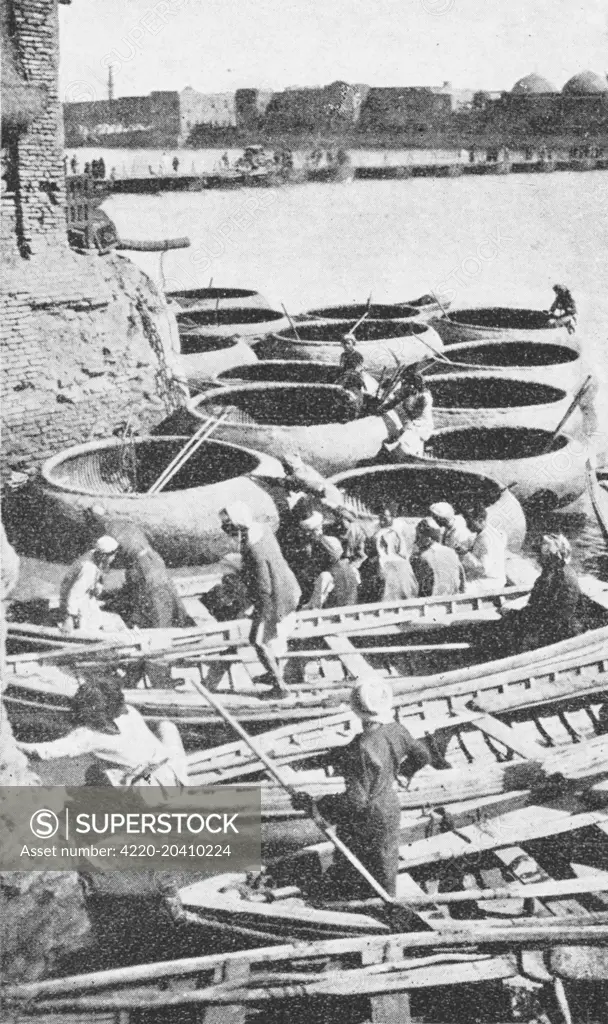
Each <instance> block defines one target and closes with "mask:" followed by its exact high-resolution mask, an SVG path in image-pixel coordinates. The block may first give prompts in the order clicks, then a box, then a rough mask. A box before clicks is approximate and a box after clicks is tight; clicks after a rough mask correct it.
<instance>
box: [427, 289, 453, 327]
mask: <svg viewBox="0 0 608 1024" xmlns="http://www.w3.org/2000/svg"><path fill="white" fill-rule="evenodd" d="M431 295H432V296H433V298H434V299H435V302H436V303H437V305H438V306H439V309H440V310H441V312H442V313H443V315H444V317H445V318H446V320H449V319H450V314H449V313H448V311H447V309H446V308H445V306H444V305H443V303H442V302H441V301H440V299H439V296H438V295H437V293H436V292H433V291H432V292H431Z"/></svg>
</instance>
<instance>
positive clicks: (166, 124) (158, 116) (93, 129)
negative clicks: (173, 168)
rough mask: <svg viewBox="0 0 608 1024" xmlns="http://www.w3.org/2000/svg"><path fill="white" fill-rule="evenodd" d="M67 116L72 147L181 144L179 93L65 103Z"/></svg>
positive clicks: (146, 146) (66, 122) (67, 132)
mask: <svg viewBox="0 0 608 1024" xmlns="http://www.w3.org/2000/svg"><path fill="white" fill-rule="evenodd" d="M63 117H64V124H65V143H66V146H68V147H69V148H72V147H74V146H101V147H104V148H105V147H113V146H116V147H127V148H128V147H133V148H138V149H147V148H154V149H167V148H174V147H175V146H178V145H179V138H180V124H181V117H180V95H179V93H177V92H152V93H150V95H149V96H121V97H120V98H119V99H116V100H111V101H110V100H92V101H91V102H85V103H64V105H63Z"/></svg>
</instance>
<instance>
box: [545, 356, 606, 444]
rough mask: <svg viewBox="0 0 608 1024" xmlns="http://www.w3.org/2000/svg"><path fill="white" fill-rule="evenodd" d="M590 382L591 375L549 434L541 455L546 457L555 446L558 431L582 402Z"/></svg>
mask: <svg viewBox="0 0 608 1024" xmlns="http://www.w3.org/2000/svg"><path fill="white" fill-rule="evenodd" d="M592 380H593V377H592V376H591V374H589V376H588V377H587V379H586V381H585V382H584V384H582V385H581V387H580V388H579V389H578V391H577V392H576V394H575V396H574V398H573V399H572V401H571V403H570V405H569V406H568V409H567V410H566V412H565V413H564V415H563V416H562V418H561V420H560V421H559V423H558V424H557V427H556V428H555V430H554V431H553V433H552V434H551V440H550V441H549V442H548V443H547V446H546V447H545V448H544V449H543V451H542V453H541V454H542V455H547V454H548V452H550V451H551V449H552V448H553V445H554V444H555V442H556V440H557V437H558V435H559V432H560V430H561V429H562V427H563V426H564V424H565V423H566V422H567V421H568V420H569V419H570V417H571V416H572V413H573V412H574V410H575V409H576V407H577V406H578V405H579V404H580V402H581V401H582V399H583V397H584V395H585V392H586V391H587V388H588V387H589V385H590V384H591V381H592Z"/></svg>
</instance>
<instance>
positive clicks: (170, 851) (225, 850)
mask: <svg viewBox="0 0 608 1024" xmlns="http://www.w3.org/2000/svg"><path fill="white" fill-rule="evenodd" d="M118 852H119V854H120V856H121V857H229V856H230V847H229V846H221V845H217V846H213V845H211V844H208V845H206V846H204V845H202V844H201V845H198V846H194V845H192V844H191V845H189V846H178V845H177V844H171V845H168V844H165V845H164V846H160V847H157V846H153V845H152V844H149V845H143V844H139V845H138V844H136V843H130V844H129V845H125V846H121V847H120V850H119V851H118Z"/></svg>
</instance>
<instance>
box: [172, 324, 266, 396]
mask: <svg viewBox="0 0 608 1024" xmlns="http://www.w3.org/2000/svg"><path fill="white" fill-rule="evenodd" d="M179 349H180V351H179V355H178V356H177V357H176V359H175V364H176V367H177V368H178V369H179V370H180V371H181V376H182V377H184V378H185V380H186V381H187V384H188V387H189V389H190V393H191V394H192V395H195V394H197V393H198V392H199V391H201V390H202V389H203V388H205V387H208V386H209V382H210V381H211V380H213V379H214V377H215V376H216V375H217V374H219V373H222V371H225V370H228V369H230V368H231V367H233V366H249V365H250V364H252V363H256V362H257V356H256V354H255V352H254V350H253V348H252V346H251V345H248V344H247V343H246V342H245V341H243V339H242V338H223V337H219V338H217V337H214V336H213V335H208V334H197V333H196V332H195V331H188V333H187V334H180V335H179Z"/></svg>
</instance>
